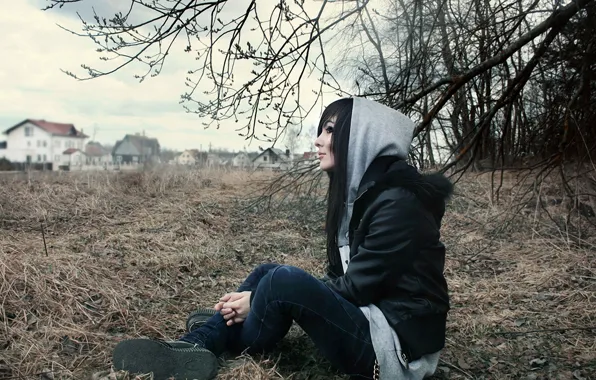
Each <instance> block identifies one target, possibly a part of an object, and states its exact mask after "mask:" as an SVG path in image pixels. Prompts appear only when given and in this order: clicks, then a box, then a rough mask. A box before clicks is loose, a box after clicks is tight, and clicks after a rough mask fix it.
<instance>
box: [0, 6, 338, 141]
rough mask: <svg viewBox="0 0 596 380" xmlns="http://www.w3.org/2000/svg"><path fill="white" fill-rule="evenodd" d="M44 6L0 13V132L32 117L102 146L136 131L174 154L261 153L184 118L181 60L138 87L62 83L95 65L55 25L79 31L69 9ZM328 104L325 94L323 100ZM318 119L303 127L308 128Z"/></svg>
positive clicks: (229, 131) (125, 80) (91, 51)
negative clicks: (212, 150)
mask: <svg viewBox="0 0 596 380" xmlns="http://www.w3.org/2000/svg"><path fill="white" fill-rule="evenodd" d="M124 3H128V1H122V0H117V1H116V0H87V1H86V2H83V4H85V6H86V7H87V8H83V9H81V8H80V6H79V8H78V10H79V11H82V12H83V13H84V14H85V13H87V14H88V11H89V9H90V8H89V7H90V5H91V4H93V5H94V6H95V7H96V9H97V11H98V13H99V14H102V13H103V14H106V15H110V14H113V12H112V11H113V10H114V9H116V7H117V6H118V5H122V4H124ZM44 4H45V1H43V0H18V1H12V2H11V6H10V7H7V9H5V10H4V11H3V12H0V35H2V38H0V51H1V52H2V54H1V57H2V58H0V88H1V91H0V129H2V130H6V129H8V128H9V127H11V126H12V125H14V124H16V123H18V122H20V121H22V120H24V119H27V118H32V119H45V120H48V121H55V122H62V123H73V124H74V125H75V126H76V128H78V129H83V130H84V132H85V133H86V134H88V135H90V136H92V135H93V134H94V131H95V139H96V140H97V141H100V142H102V143H107V144H113V143H114V142H115V141H116V140H117V139H120V138H122V137H123V136H124V135H125V134H126V133H142V132H143V131H144V132H145V134H146V135H148V136H151V137H156V138H158V139H159V141H160V143H161V145H162V147H165V148H170V149H177V150H183V149H189V148H200V147H202V148H203V149H206V147H207V146H208V145H209V143H211V144H212V145H213V146H214V147H227V148H229V149H233V150H238V149H242V148H243V147H246V148H247V149H249V150H256V149H257V147H258V145H261V146H266V144H265V143H263V142H259V141H253V142H252V144H251V145H248V141H246V140H245V139H244V138H242V137H239V136H238V133H237V132H236V131H235V130H234V128H235V127H236V125H234V124H231V125H222V128H220V129H219V130H216V129H207V130H205V129H204V128H203V126H202V125H201V119H200V118H199V117H198V116H197V115H194V114H187V113H186V112H185V110H184V109H183V108H182V106H181V105H180V104H179V103H178V101H179V98H180V95H181V94H182V93H184V92H185V87H184V80H185V78H186V77H187V71H188V69H189V68H191V67H189V66H190V64H189V55H188V54H186V55H185V54H184V53H181V52H180V53H174V54H173V55H172V56H170V58H169V61H168V62H167V63H166V66H165V68H164V71H163V72H162V73H161V74H160V75H159V76H157V77H154V78H150V79H148V80H146V81H144V82H143V83H139V82H138V81H137V80H135V79H134V78H133V77H132V76H133V74H134V73H135V72H133V71H132V70H126V71H123V72H121V73H119V74H118V75H113V76H108V77H102V78H97V79H93V80H90V81H77V80H75V79H73V78H71V77H68V76H67V75H66V74H64V73H62V72H61V71H60V69H64V70H69V71H73V72H75V73H83V71H82V70H80V65H81V64H83V63H87V64H91V65H92V66H93V65H94V64H96V63H98V62H99V61H98V54H97V53H96V52H95V49H96V46H95V45H94V44H93V43H92V41H91V40H89V39H88V38H82V37H77V36H74V35H72V34H70V33H68V32H66V31H64V30H62V29H60V28H59V27H58V26H57V24H60V25H63V26H66V27H69V28H72V29H73V30H80V22H79V21H78V19H77V18H76V14H74V12H73V10H74V9H75V8H72V7H71V8H68V7H65V8H64V9H62V10H59V11H55V10H54V11H45V12H44V11H41V10H40V9H41V7H42V6H43V5H44ZM104 11H105V12H104ZM106 12H107V13H106ZM308 83H309V82H308V81H307V82H305V84H306V85H307V84H308ZM312 83H313V84H314V82H312ZM305 90H307V91H305V93H307V92H310V91H308V89H305ZM334 99H335V97H334V96H333V95H330V96H327V97H325V99H324V101H325V103H329V102H330V101H333V100H334ZM318 113H319V111H318V110H317V111H315V114H314V115H311V117H310V118H309V120H308V122H307V123H308V124H311V125H312V124H314V123H316V120H317V117H318V116H319V115H318ZM311 125H309V127H310V126H311ZM1 139H2V137H1V136H0V140H1ZM276 146H277V145H276Z"/></svg>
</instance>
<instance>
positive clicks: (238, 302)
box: [216, 292, 251, 326]
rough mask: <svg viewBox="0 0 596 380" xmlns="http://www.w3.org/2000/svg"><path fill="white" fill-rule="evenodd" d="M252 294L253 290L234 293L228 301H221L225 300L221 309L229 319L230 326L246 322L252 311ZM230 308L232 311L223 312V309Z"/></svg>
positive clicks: (226, 318)
mask: <svg viewBox="0 0 596 380" xmlns="http://www.w3.org/2000/svg"><path fill="white" fill-rule="evenodd" d="M250 294H251V292H241V293H232V296H230V297H229V299H228V300H227V301H220V303H222V302H223V304H222V305H221V310H222V314H224V319H225V320H227V321H228V322H227V325H228V326H232V325H233V324H234V323H242V322H244V320H245V319H246V317H247V316H248V313H249V312H250ZM226 296H227V294H226ZM226 296H224V297H226ZM224 297H222V299H223V298H224ZM218 305H219V303H218ZM216 306H217V305H216ZM228 310H230V312H228V313H223V311H228Z"/></svg>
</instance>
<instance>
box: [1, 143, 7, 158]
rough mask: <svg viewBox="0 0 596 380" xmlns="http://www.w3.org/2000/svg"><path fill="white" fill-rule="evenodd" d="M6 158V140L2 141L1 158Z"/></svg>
mask: <svg viewBox="0 0 596 380" xmlns="http://www.w3.org/2000/svg"><path fill="white" fill-rule="evenodd" d="M2 158H6V141H0V159H2Z"/></svg>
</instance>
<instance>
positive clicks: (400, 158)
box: [113, 98, 452, 380]
mask: <svg viewBox="0 0 596 380" xmlns="http://www.w3.org/2000/svg"><path fill="white" fill-rule="evenodd" d="M413 130H414V123H413V122H412V121H411V120H410V119H408V118H407V117H406V116H404V115H403V114H401V113H399V112H397V111H395V110H393V109H391V108H388V107H386V106H384V105H381V104H379V103H376V102H374V101H371V100H367V99H363V98H351V99H340V100H338V101H335V102H334V103H332V104H330V105H329V106H328V107H327V108H326V109H325V111H324V112H323V115H322V117H321V120H320V123H319V128H318V137H317V139H316V141H315V145H316V147H317V148H318V154H319V159H320V168H321V169H322V170H324V171H326V172H327V173H328V174H329V178H330V181H329V192H328V206H327V218H326V220H327V221H326V226H327V228H326V233H327V256H328V273H327V275H326V276H325V278H323V279H322V280H319V279H317V278H315V277H313V276H311V275H310V274H308V273H306V272H305V271H303V270H301V269H299V268H296V267H291V266H287V265H277V264H264V265H261V266H259V267H257V268H256V269H255V270H254V271H253V272H252V273H251V274H250V275H249V276H248V277H247V279H246V280H245V282H244V283H243V284H242V285H241V286H240V288H239V289H238V291H237V292H234V293H229V294H226V295H225V296H224V297H222V299H221V300H220V302H219V303H218V304H216V305H215V308H214V309H215V311H216V312H215V313H214V315H213V316H211V317H210V318H209V319H208V320H207V321H206V322H204V323H202V324H200V323H199V324H200V326H199V327H198V328H192V329H191V330H192V331H190V332H189V333H188V334H186V335H185V336H183V337H181V338H180V339H179V340H177V341H168V342H164V341H159V340H149V339H133V340H126V341H123V342H120V343H119V344H118V345H117V347H116V348H115V350H114V354H113V362H114V366H115V368H116V369H118V370H122V369H123V370H128V371H129V372H132V373H139V372H140V373H149V372H153V374H154V376H155V379H156V380H162V379H166V378H168V377H171V376H174V377H175V378H176V379H200V380H203V379H211V378H213V377H215V376H216V374H217V367H218V365H217V356H219V355H220V354H222V353H223V352H224V351H226V350H236V351H246V352H248V353H257V352H264V351H268V350H270V349H272V348H273V347H274V346H275V345H276V344H277V343H278V342H279V341H280V340H281V339H283V337H284V336H285V335H286V333H287V332H288V330H289V328H290V326H291V325H292V322H294V321H295V322H296V323H298V325H300V327H301V328H302V329H303V330H304V331H305V332H306V334H308V336H309V337H310V338H311V339H312V340H313V341H314V344H315V345H316V347H317V348H318V350H319V351H320V353H321V354H323V355H324V356H325V357H326V358H327V359H328V360H329V361H330V362H331V363H332V364H333V365H334V366H336V367H337V368H338V369H339V370H340V371H341V372H343V373H345V374H347V375H350V376H351V377H352V378H354V379H373V378H375V379H392V380H395V379H421V378H423V377H426V376H429V375H432V374H433V373H434V372H435V370H436V367H437V364H438V360H439V353H440V351H441V350H442V349H443V347H444V344H445V324H446V316H447V312H448V310H449V297H448V293H447V284H446V281H445V278H444V276H443V268H444V263H445V247H444V245H443V244H442V243H441V241H440V232H439V231H440V226H441V219H442V217H443V213H444V211H445V201H446V199H447V198H448V197H449V195H450V194H451V191H452V185H451V183H450V182H449V181H448V180H447V179H446V178H445V177H443V176H442V175H438V174H434V175H427V176H423V175H421V174H420V173H418V172H417V170H416V169H414V168H413V167H412V166H410V165H408V164H407V163H406V162H405V160H406V158H407V156H408V150H409V146H410V143H411V140H412V134H413ZM200 317H201V315H200V313H199V315H196V314H194V315H192V317H191V318H190V320H189V321H187V326H189V325H195V326H196V325H197V323H194V322H193V318H195V319H196V318H200Z"/></svg>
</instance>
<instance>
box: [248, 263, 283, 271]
mask: <svg viewBox="0 0 596 380" xmlns="http://www.w3.org/2000/svg"><path fill="white" fill-rule="evenodd" d="M278 266H280V265H279V264H276V263H265V264H259V265H258V266H257V267H256V268H255V269H254V271H253V272H262V273H267V272H269V271H270V270H271V269H274V268H276V267H278Z"/></svg>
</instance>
